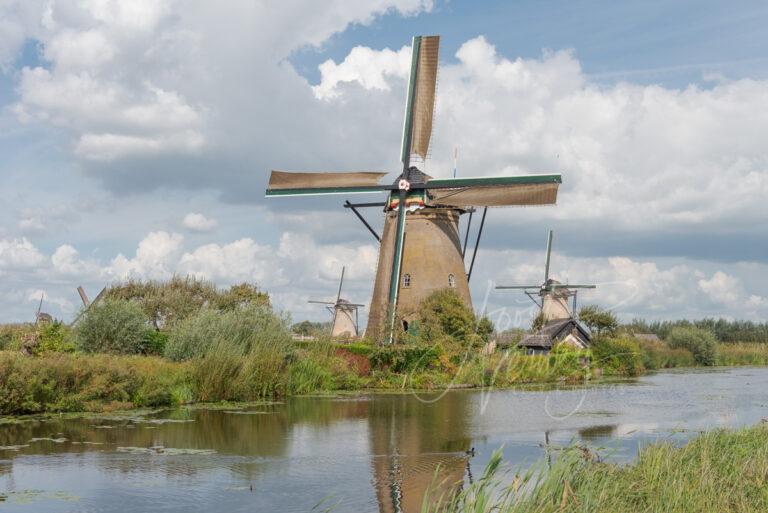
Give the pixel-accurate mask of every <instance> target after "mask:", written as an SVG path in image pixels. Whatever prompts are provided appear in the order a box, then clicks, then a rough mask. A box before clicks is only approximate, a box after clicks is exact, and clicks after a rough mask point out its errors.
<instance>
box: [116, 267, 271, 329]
mask: <svg viewBox="0 0 768 513" xmlns="http://www.w3.org/2000/svg"><path fill="white" fill-rule="evenodd" d="M104 298H105V299H114V300H123V301H131V302H135V303H138V304H139V305H141V308H142V309H143V310H144V314H145V316H146V317H147V319H149V321H150V323H151V324H152V325H153V326H154V327H155V329H156V330H166V329H169V328H170V327H172V326H173V325H174V324H176V323H178V322H181V321H183V320H184V319H187V318H188V317H190V316H192V315H195V314H197V313H198V312H199V311H200V310H201V309H203V308H211V309H216V310H221V311H230V310H235V309H237V308H242V307H245V306H249V305H250V306H265V307H269V306H270V302H269V295H268V294H267V293H265V292H262V291H260V290H259V289H258V287H256V286H255V285H251V284H248V283H242V284H240V285H234V286H232V287H230V288H229V289H227V290H219V289H217V288H216V286H215V285H214V284H212V283H210V282H208V281H205V280H201V279H198V278H194V277H191V276H187V277H185V278H181V277H178V276H174V277H173V278H171V279H170V280H168V281H165V282H159V281H135V280H131V281H128V282H126V283H123V284H120V285H115V286H113V287H110V288H109V289H108V290H107V291H106V293H105V297H104Z"/></svg>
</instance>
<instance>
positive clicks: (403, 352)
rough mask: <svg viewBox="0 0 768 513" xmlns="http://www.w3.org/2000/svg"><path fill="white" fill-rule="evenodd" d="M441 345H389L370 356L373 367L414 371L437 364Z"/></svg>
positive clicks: (440, 353) (394, 370)
mask: <svg viewBox="0 0 768 513" xmlns="http://www.w3.org/2000/svg"><path fill="white" fill-rule="evenodd" d="M440 355H442V350H441V349H440V347H439V346H407V347H402V346H395V347H392V346H387V347H381V348H378V349H376V350H375V351H373V352H372V353H371V354H370V356H369V357H368V359H369V361H370V362H371V367H374V368H377V369H389V370H390V371H392V372H396V373H402V372H413V371H417V370H423V369H426V368H428V367H430V366H432V365H435V364H437V363H438V362H439V360H440Z"/></svg>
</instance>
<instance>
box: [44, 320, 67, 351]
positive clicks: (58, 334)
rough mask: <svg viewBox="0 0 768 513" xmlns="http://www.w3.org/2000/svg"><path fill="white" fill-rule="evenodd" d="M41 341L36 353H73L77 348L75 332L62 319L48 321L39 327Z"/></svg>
mask: <svg viewBox="0 0 768 513" xmlns="http://www.w3.org/2000/svg"><path fill="white" fill-rule="evenodd" d="M38 333H39V335H40V343H39V344H38V345H37V347H36V348H35V354H42V353H50V352H65V353H71V352H72V351H74V350H75V344H76V339H75V334H74V333H73V332H72V330H71V329H69V327H67V325H66V324H64V323H63V322H61V321H53V322H46V323H43V324H41V325H40V326H39V327H38Z"/></svg>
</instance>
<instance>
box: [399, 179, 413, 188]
mask: <svg viewBox="0 0 768 513" xmlns="http://www.w3.org/2000/svg"><path fill="white" fill-rule="evenodd" d="M397 186H398V187H399V188H400V190H401V191H409V190H411V182H409V181H408V180H406V179H405V178H403V179H402V180H400V183H398V184H397Z"/></svg>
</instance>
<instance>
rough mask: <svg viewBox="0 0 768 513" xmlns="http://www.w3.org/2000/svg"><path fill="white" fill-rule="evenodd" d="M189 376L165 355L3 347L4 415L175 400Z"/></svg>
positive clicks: (0, 409)
mask: <svg viewBox="0 0 768 513" xmlns="http://www.w3.org/2000/svg"><path fill="white" fill-rule="evenodd" d="M188 380H189V378H188V371H187V367H186V366H185V365H181V364H175V363H170V362H168V361H167V360H162V359H160V358H153V357H144V356H107V355H93V356H90V355H71V354H66V353H52V354H49V355H43V356H41V357H39V358H29V357H25V356H23V355H21V354H20V353H9V352H0V415H18V414H26V413H40V412H45V411H83V410H91V411H94V410H101V409H104V408H114V407H122V408H131V407H136V406H169V405H172V404H175V403H176V402H177V397H179V396H180V394H179V393H178V391H179V390H181V389H183V387H184V383H186V382H188Z"/></svg>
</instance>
